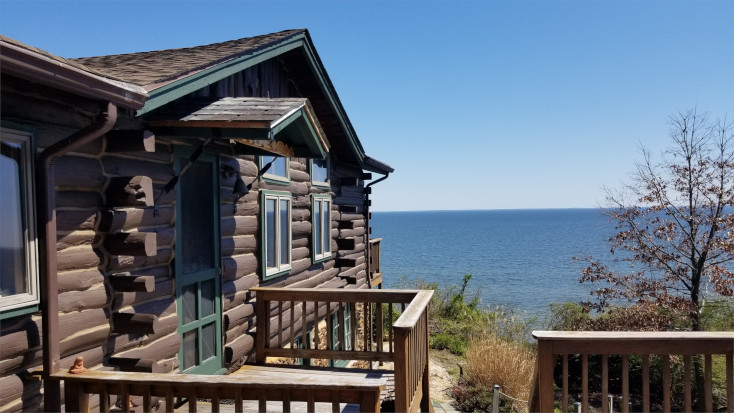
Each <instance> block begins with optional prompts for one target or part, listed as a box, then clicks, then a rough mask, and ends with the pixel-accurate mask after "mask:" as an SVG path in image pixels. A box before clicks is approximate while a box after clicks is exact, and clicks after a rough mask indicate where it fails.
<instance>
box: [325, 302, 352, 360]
mask: <svg viewBox="0 0 734 413" xmlns="http://www.w3.org/2000/svg"><path fill="white" fill-rule="evenodd" d="M330 317H331V320H330V321H331V331H330V332H329V334H330V335H331V349H332V350H344V351H351V350H352V341H351V340H350V338H351V335H352V305H351V303H346V305H345V306H344V307H342V309H341V311H338V310H337V311H335V312H333V313H331V316H330ZM342 323H343V324H344V334H343V335H342V333H341V327H340V326H341V324H342ZM330 364H331V367H346V365H347V364H349V360H331V362H330Z"/></svg>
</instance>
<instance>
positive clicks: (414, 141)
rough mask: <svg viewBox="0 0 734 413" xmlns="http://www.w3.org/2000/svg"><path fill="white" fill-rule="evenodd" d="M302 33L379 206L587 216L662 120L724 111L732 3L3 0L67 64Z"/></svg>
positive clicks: (733, 101) (653, 139)
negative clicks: (373, 172)
mask: <svg viewBox="0 0 734 413" xmlns="http://www.w3.org/2000/svg"><path fill="white" fill-rule="evenodd" d="M292 28H308V29H309V31H310V33H311V36H312V38H313V40H314V43H315V45H316V49H317V51H318V53H319V55H320V56H321V59H322V61H323V62H324V65H325V66H326V70H327V72H328V73H329V76H330V77H331V80H332V82H333V83H334V85H335V87H336V90H337V93H338V94H339V97H340V99H341V101H342V103H343V104H344V107H345V108H346V111H347V114H348V115H349V118H350V119H351V121H352V124H353V125H354V127H355V129H356V131H357V134H358V136H359V138H360V140H361V141H362V144H363V146H364V147H365V150H366V152H367V154H368V155H370V156H372V157H374V158H376V159H378V160H380V161H383V162H385V163H387V164H389V165H391V166H393V167H394V168H395V169H396V171H395V173H394V174H392V175H391V176H390V177H389V178H388V179H387V180H386V181H383V182H382V183H379V184H377V185H376V186H375V188H374V191H373V207H374V209H375V210H382V211H386V210H388V211H394V210H424V209H500V208H566V207H595V206H597V205H598V204H599V203H600V202H601V201H603V192H602V191H601V187H602V186H603V185H608V186H618V185H619V184H620V183H621V182H623V181H624V180H626V178H627V174H628V172H630V171H632V170H633V168H634V163H635V162H636V161H638V160H640V152H639V146H640V145H644V146H646V147H648V148H650V149H652V150H653V151H656V152H658V151H661V150H662V149H664V148H665V147H666V146H667V145H668V142H669V141H668V138H667V124H666V122H667V119H668V117H669V116H670V115H671V114H674V113H675V112H677V111H679V110H681V111H683V110H686V109H688V108H692V107H697V108H698V110H699V111H709V112H711V113H712V114H713V115H714V116H724V115H725V114H728V116H729V119H731V118H732V117H734V1H733V0H725V1H594V0H590V1H479V0H476V1H409V0H404V1H369V2H368V1H307V0H304V1H297V2H287V1H268V2H256V1H142V0H139V1H111V0H107V1H79V2H72V1H62V0H56V1H29V0H24V1H11V0H0V33H2V34H4V35H6V36H10V37H12V38H15V39H17V40H19V41H22V42H25V43H27V44H30V45H32V46H36V47H39V48H41V49H44V50H47V51H49V52H51V53H54V54H57V55H60V56H63V57H81V56H94V55H104V54H117V53H126V52H137V51H144V50H156V49H165V48H178V47H187V46H196V45H202V44H208V43H214V42H220V41H226V40H231V39H237V38H242V37H249V36H255V35H259V34H265V33H270V32H276V31H280V30H284V29H292Z"/></svg>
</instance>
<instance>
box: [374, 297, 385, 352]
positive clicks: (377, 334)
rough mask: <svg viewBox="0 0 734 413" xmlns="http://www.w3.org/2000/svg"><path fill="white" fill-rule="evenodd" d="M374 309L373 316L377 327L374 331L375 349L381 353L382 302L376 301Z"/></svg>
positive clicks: (382, 329)
mask: <svg viewBox="0 0 734 413" xmlns="http://www.w3.org/2000/svg"><path fill="white" fill-rule="evenodd" d="M375 310H377V311H376V313H377V314H375V317H376V318H377V327H376V330H377V331H376V332H375V340H376V344H377V351H378V352H380V353H382V341H383V340H382V333H383V331H384V328H383V324H382V323H383V318H382V303H376V304H375Z"/></svg>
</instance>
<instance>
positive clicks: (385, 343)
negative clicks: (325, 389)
mask: <svg viewBox="0 0 734 413" xmlns="http://www.w3.org/2000/svg"><path fill="white" fill-rule="evenodd" d="M251 291H253V292H255V294H256V297H257V301H256V302H257V304H256V312H257V335H256V340H255V346H256V347H255V349H256V350H255V351H256V357H257V362H258V364H260V363H265V362H266V361H267V358H268V357H284V358H290V359H330V360H364V361H369V362H385V361H392V362H394V370H395V409H396V410H395V411H404V412H414V411H418V410H423V411H429V409H430V399H429V392H428V303H429V302H430V300H431V296H432V295H433V291H406V290H364V289H360V290H357V289H355V290H344V289H295V288H253V289H251ZM345 309H349V310H347V311H346V312H345ZM347 312H348V313H350V314H351V316H350V317H349V319H348V320H347V319H346V317H345V314H347ZM332 314H336V316H335V317H336V319H335V320H334V321H337V322H338V323H339V327H338V332H339V333H338V337H340V338H341V339H340V340H338V342H334V341H332V335H331V334H326V336H325V340H324V341H323V342H322V338H321V337H320V334H318V332H317V333H315V334H313V335H312V339H311V340H304V339H303V338H301V340H299V341H300V344H299V343H298V342H297V339H298V337H299V336H300V337H303V336H304V335H305V332H309V331H314V326H318V325H319V323H325V324H326V329H327V331H333V329H334V326H333V324H332V323H333V321H332V318H333V317H334V316H332ZM398 314H399V318H397V320H396V321H395V322H394V323H392V322H391V321H392V320H395V318H396V317H397V316H398ZM267 315H269V317H268V316H267ZM347 323H349V324H350V328H349V329H348V330H346V325H347ZM386 323H387V325H386ZM390 324H392V325H390ZM385 327H387V328H385ZM360 330H361V331H360ZM345 331H349V332H350V333H349V334H346V333H345ZM370 364H372V363H370Z"/></svg>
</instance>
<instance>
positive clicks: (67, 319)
mask: <svg viewBox="0 0 734 413" xmlns="http://www.w3.org/2000/svg"><path fill="white" fill-rule="evenodd" d="M108 324H109V320H108V319H107V312H106V310H105V309H104V308H93V309H88V310H83V311H73V312H70V313H61V314H59V331H63V332H64V335H71V334H73V332H77V331H82V330H89V329H93V328H96V327H99V326H107V325H108Z"/></svg>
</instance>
